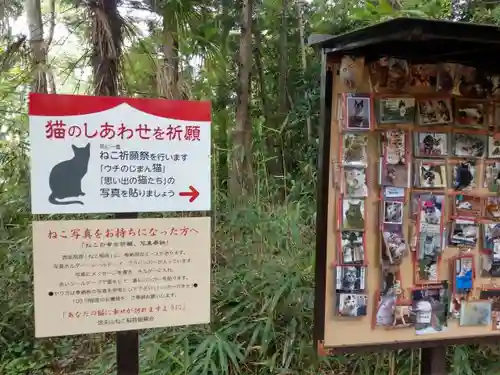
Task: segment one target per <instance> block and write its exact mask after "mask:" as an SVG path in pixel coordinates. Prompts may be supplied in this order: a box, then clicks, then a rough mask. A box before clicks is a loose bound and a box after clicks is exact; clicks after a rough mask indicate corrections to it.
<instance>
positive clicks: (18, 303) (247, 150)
mask: <svg viewBox="0 0 500 375" xmlns="http://www.w3.org/2000/svg"><path fill="white" fill-rule="evenodd" d="M398 16H412V17H425V18H436V19H447V20H456V21H465V22H480V23H489V24H496V25H499V24H500V3H499V1H480V0H391V1H389V0H365V1H363V0H335V1H331V0H309V1H307V2H303V1H302V0H239V1H231V0H135V1H132V0H129V1H126V0H122V1H120V0H43V1H41V0H25V1H23V0H0V118H1V122H0V223H1V228H0V290H1V291H2V292H1V293H0V374H2V375H21V374H23V375H24V374H30V375H41V374H55V375H62V374H86V375H87V374H88V375H104V374H112V373H113V371H115V369H114V366H115V358H114V355H115V348H114V335H113V334H98V335H86V336H74V337H63V338H57V339H44V340H35V339H34V330H33V294H32V274H33V270H32V248H31V227H30V224H31V219H32V216H31V214H30V207H29V160H28V157H27V149H28V147H29V144H28V118H27V93H28V92H29V91H30V90H31V91H37V92H49V93H81V94H97V95H128V96H137V97H162V98H170V99H193V100H197V99H206V100H211V101H212V106H213V124H212V129H213V130H212V134H213V163H212V170H213V181H214V193H213V194H214V196H213V202H214V203H213V218H214V220H215V224H216V225H215V234H214V258H213V296H212V300H213V312H212V323H211V324H210V325H206V326H195V327H183V328H176V329H155V330H149V331H144V332H141V374H144V375H153V374H158V375H165V374H169V375H170V374H171V375H188V374H190V375H191V374H192V375H205V374H207V375H208V374H211V375H215V374H217V375H268V374H283V375H285V374H286V375H292V374H300V375H307V374H311V375H312V374H314V375H317V374H324V375H333V374H335V375H343V374H357V375H367V374H370V375H378V374H384V375H386V374H400V375H407V374H408V375H409V374H417V373H418V362H419V351H418V350H414V351H396V352H386V353H379V354H367V355H346V356H341V355H339V356H332V357H329V358H326V359H323V360H320V359H317V358H316V356H315V353H314V351H313V345H312V317H313V296H314V293H313V287H314V285H313V284H314V266H313V264H314V250H315V210H316V202H315V194H316V175H317V170H316V156H317V151H318V150H317V146H318V129H319V121H318V120H319V119H318V116H319V73H320V69H319V56H318V55H317V53H316V52H315V51H314V50H312V49H311V48H309V47H307V46H306V44H305V40H306V38H307V36H308V35H310V34H311V33H327V34H339V33H342V32H346V31H349V30H352V29H354V28H357V27H361V26H364V25H368V24H372V23H375V22H378V21H381V20H384V19H388V18H392V17H398ZM87 217H91V216H87ZM93 217H95V216H93ZM448 354H449V358H448V359H449V365H450V371H452V373H453V374H455V375H472V374H479V373H481V374H498V373H500V345H489V346H486V345H479V346H477V345H476V346H456V347H450V349H449V351H448Z"/></svg>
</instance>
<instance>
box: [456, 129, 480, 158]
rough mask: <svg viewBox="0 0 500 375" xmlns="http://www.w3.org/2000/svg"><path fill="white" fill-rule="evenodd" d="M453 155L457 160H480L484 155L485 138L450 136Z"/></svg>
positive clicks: (471, 135)
mask: <svg viewBox="0 0 500 375" xmlns="http://www.w3.org/2000/svg"><path fill="white" fill-rule="evenodd" d="M451 140H452V149H453V155H454V156H457V157H459V158H481V157H483V156H484V155H485V153H486V136H485V135H481V134H461V133H453V134H452V135H451Z"/></svg>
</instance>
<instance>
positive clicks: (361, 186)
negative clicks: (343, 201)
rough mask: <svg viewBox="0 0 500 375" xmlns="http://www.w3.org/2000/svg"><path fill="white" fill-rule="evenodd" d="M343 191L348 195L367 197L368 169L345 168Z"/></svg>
mask: <svg viewBox="0 0 500 375" xmlns="http://www.w3.org/2000/svg"><path fill="white" fill-rule="evenodd" d="M343 193H344V194H345V195H346V196H348V197H366V196H367V195H368V186H367V185H366V171H365V169H364V168H356V167H345V168H344V189H343Z"/></svg>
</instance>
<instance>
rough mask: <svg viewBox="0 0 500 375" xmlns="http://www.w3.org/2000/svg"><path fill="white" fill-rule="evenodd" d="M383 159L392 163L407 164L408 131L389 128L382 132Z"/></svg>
mask: <svg viewBox="0 0 500 375" xmlns="http://www.w3.org/2000/svg"><path fill="white" fill-rule="evenodd" d="M381 141H382V153H383V161H384V162H385V163H387V164H391V165H406V164H407V157H408V155H407V145H408V133H407V132H405V131H403V130H388V131H386V132H383V133H382V134H381Z"/></svg>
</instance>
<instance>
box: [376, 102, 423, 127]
mask: <svg viewBox="0 0 500 375" xmlns="http://www.w3.org/2000/svg"><path fill="white" fill-rule="evenodd" d="M376 108H377V123H378V124H379V125H383V124H410V123H413V122H414V121H415V113H416V110H415V98H410V97H387V98H380V99H378V100H377V101H376Z"/></svg>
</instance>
